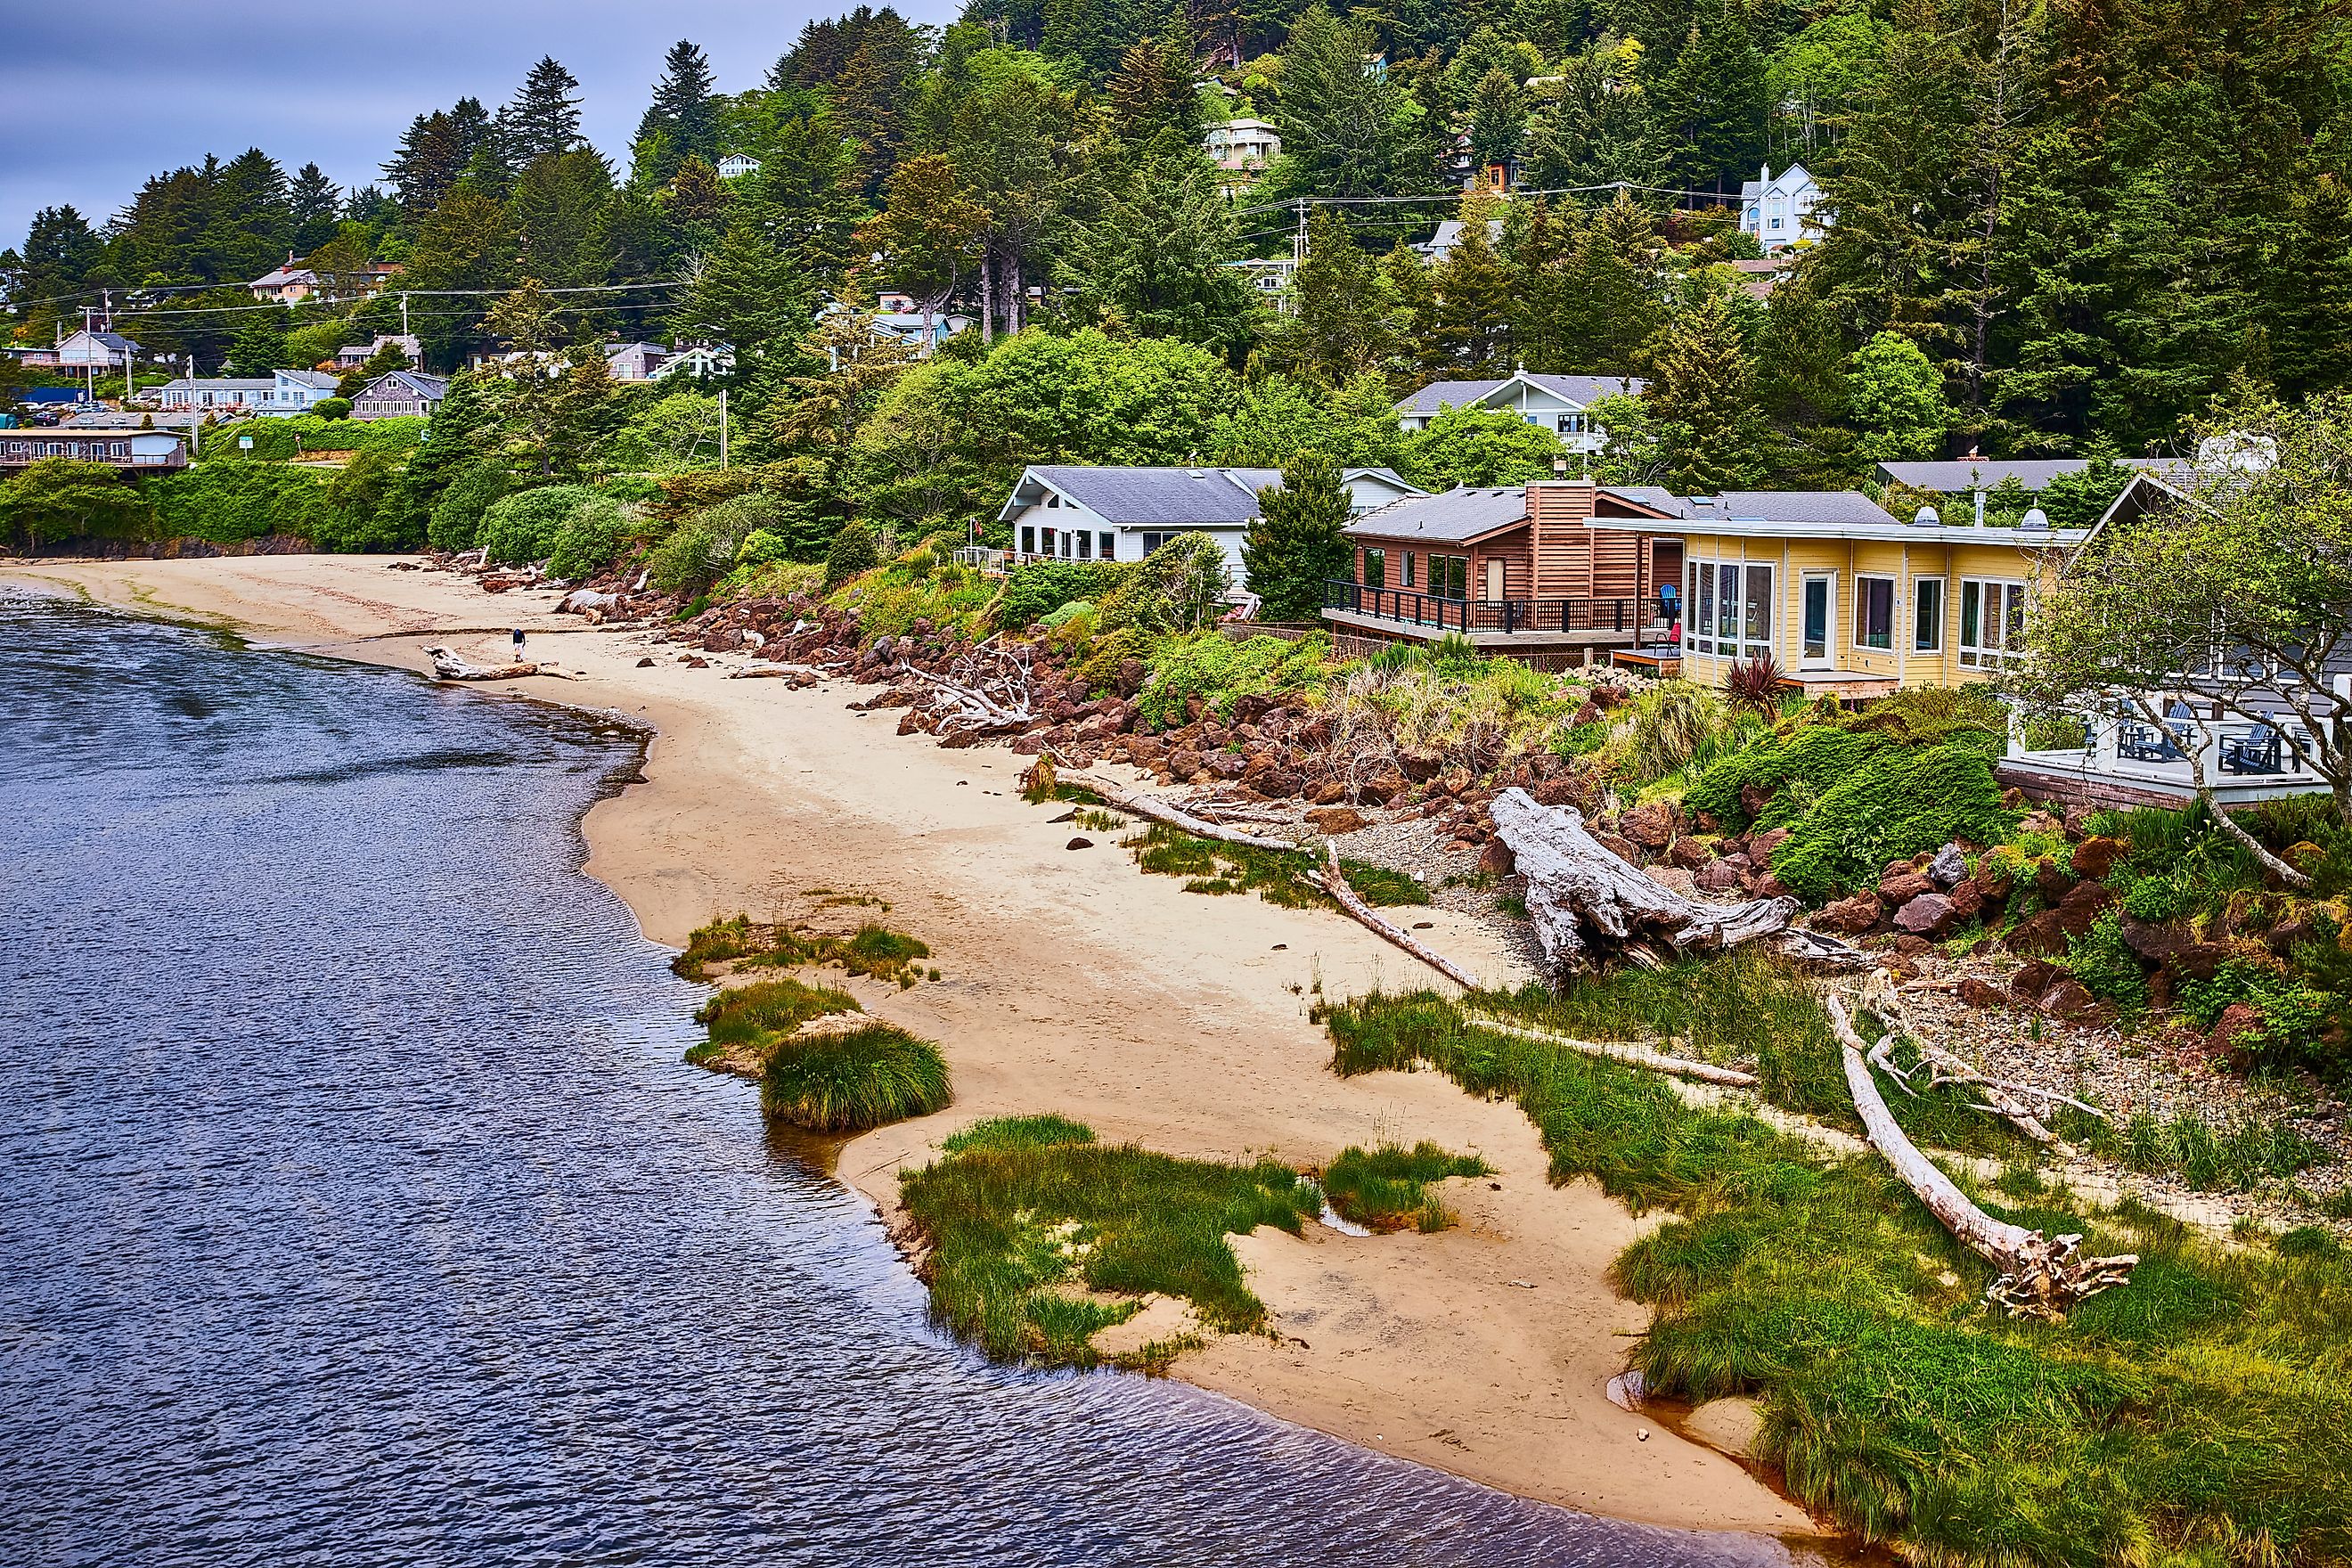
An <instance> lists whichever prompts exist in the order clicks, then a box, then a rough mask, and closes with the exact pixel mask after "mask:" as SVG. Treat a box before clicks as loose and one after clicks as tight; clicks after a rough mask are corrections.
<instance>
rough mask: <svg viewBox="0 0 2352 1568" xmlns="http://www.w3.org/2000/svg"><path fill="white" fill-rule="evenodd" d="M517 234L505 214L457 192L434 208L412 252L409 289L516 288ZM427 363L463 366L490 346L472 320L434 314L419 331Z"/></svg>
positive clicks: (472, 195) (467, 193)
mask: <svg viewBox="0 0 2352 1568" xmlns="http://www.w3.org/2000/svg"><path fill="white" fill-rule="evenodd" d="M515 248H516V247H515V234H514V227H513V225H512V224H510V223H509V221H508V218H507V211H506V208H505V207H503V206H501V205H499V204H498V203H497V202H494V201H492V200H490V199H489V198H488V196H484V195H477V194H476V193H474V192H472V191H465V190H460V191H455V192H452V193H451V194H450V195H449V198H448V199H447V200H446V201H444V202H443V203H441V204H440V205H438V206H436V207H435V208H434V209H433V211H432V212H431V213H430V214H429V215H428V216H426V217H425V223H424V225H423V226H422V227H420V228H419V229H418V230H417V232H416V242H415V245H413V246H411V247H409V252H408V273H407V276H406V277H405V278H404V279H402V281H403V282H404V284H405V285H406V286H407V287H409V288H413V289H503V288H508V287H510V286H512V284H513V282H514V276H515V273H514V258H515ZM416 335H417V337H418V338H419V339H420V340H422V341H423V342H424V344H425V359H426V361H427V362H428V363H433V364H460V363H464V362H465V358H466V355H467V353H468V352H469V351H471V350H472V349H474V348H477V347H479V346H481V345H482V344H483V343H484V342H485V341H486V340H485V339H484V338H483V337H482V335H481V334H480V333H479V332H478V331H476V330H474V328H473V327H472V326H471V324H470V318H469V317H467V316H460V315H445V314H442V313H441V312H438V311H435V312H431V313H429V314H428V315H426V317H425V319H424V320H423V321H419V322H418V323H417V325H416Z"/></svg>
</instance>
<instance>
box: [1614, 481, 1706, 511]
mask: <svg viewBox="0 0 2352 1568" xmlns="http://www.w3.org/2000/svg"><path fill="white" fill-rule="evenodd" d="M1601 488H1602V489H1606V490H1607V491H1608V492H1609V493H1610V494H1611V495H1612V496H1622V498H1624V499H1625V500H1629V501H1632V502H1633V504H1634V505H1636V506H1645V507H1648V508H1649V509H1650V510H1652V511H1662V512H1664V513H1665V514H1666V515H1667V516H1668V517H1688V516H1689V515H1690V510H1691V509H1690V502H1688V501H1686V500H1683V498H1682V497H1680V496H1678V495H1676V494H1675V492H1674V491H1672V490H1670V489H1664V488H1663V487H1661V486H1658V485H1604V486H1602V487H1601Z"/></svg>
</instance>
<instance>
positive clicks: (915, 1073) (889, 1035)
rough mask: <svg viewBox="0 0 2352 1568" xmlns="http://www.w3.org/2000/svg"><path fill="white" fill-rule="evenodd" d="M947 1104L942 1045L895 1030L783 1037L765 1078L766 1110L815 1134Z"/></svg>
mask: <svg viewBox="0 0 2352 1568" xmlns="http://www.w3.org/2000/svg"><path fill="white" fill-rule="evenodd" d="M948 1100H949V1091H948V1068H947V1063H946V1061H945V1060H943V1059H942V1058H940V1050H939V1047H937V1046H935V1045H933V1044H931V1042H930V1041H929V1040H925V1039H920V1038H918V1037H916V1036H913V1035H910V1034H908V1032H907V1031H906V1030H904V1029H901V1028H899V1027H898V1026H897V1025H895V1024H884V1023H878V1022H877V1023H872V1024H866V1025H862V1026H858V1027H856V1028H853V1029H845V1030H838V1031H833V1032H827V1033H821V1034H814V1035H797V1036H786V1037H780V1038H778V1039H777V1041H776V1043H775V1044H774V1046H773V1047H771V1048H770V1050H769V1054H768V1065H767V1070H766V1071H765V1072H764V1073H763V1074H762V1075H761V1079H760V1108H761V1110H764V1111H765V1112H766V1113H767V1114H768V1115H770V1116H772V1117H774V1118H775V1119H777V1120H778V1121H789V1122H791V1123H792V1124H793V1126H795V1127H805V1128H807V1129H809V1130H810V1131H814V1132H862V1131H866V1129H867V1128H870V1127H879V1126H881V1125H883V1124H884V1123H885V1122H890V1121H905V1120H907V1119H908V1117H911V1116H928V1115H929V1114H930V1113H931V1112H933V1111H935V1110H945V1109H946V1108H947V1104H948Z"/></svg>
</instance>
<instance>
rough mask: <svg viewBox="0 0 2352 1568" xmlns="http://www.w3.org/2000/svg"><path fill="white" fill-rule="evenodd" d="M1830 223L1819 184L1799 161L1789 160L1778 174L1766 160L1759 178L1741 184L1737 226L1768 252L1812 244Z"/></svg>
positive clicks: (1768, 253) (1769, 253)
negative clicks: (1752, 236)
mask: <svg viewBox="0 0 2352 1568" xmlns="http://www.w3.org/2000/svg"><path fill="white" fill-rule="evenodd" d="M1829 226H1830V214H1829V210H1828V208H1827V207H1825V206H1824V205H1822V188H1821V186H1820V185H1818V184H1814V182H1813V176H1812V175H1811V174H1808V173H1806V171H1805V166H1804V165H1803V164H1802V163H1791V164H1790V165H1789V166H1788V167H1787V168H1785V169H1783V170H1781V171H1780V173H1779V174H1774V173H1773V172H1772V166H1771V165H1770V164H1769V163H1767V164H1765V165H1764V167H1763V169H1762V171H1761V176H1760V177H1759V178H1757V179H1753V180H1746V181H1743V182H1741V184H1740V186H1739V227H1740V230H1741V232H1742V233H1746V234H1752V235H1754V236H1755V237H1756V243H1758V244H1759V245H1760V246H1762V247H1764V253H1765V254H1766V255H1768V256H1769V255H1771V254H1772V253H1774V252H1775V251H1781V250H1786V249H1788V248H1789V247H1790V246H1792V245H1797V244H1800V243H1802V244H1806V245H1811V244H1813V243H1815V242H1817V241H1819V240H1820V238H1821V237H1822V230H1823V229H1825V228H1827V227H1829Z"/></svg>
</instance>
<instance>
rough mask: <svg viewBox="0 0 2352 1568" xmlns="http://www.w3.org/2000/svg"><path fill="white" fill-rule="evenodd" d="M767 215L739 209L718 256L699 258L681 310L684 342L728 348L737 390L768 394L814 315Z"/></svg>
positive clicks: (800, 274)
mask: <svg viewBox="0 0 2352 1568" xmlns="http://www.w3.org/2000/svg"><path fill="white" fill-rule="evenodd" d="M767 216H768V215H767V214H766V213H765V212H764V211H763V210H761V209H760V208H759V207H757V206H755V205H753V204H751V203H749V202H738V203H737V204H736V206H735V210H734V212H733V214H732V215H731V216H730V220H729V222H728V225H727V233H726V235H725V236H724V237H722V238H721V239H720V241H719V248H718V249H717V250H715V251H713V252H711V253H710V254H709V256H707V257H704V258H702V260H701V263H700V265H699V267H698V268H697V269H696V271H695V273H694V275H693V279H692V282H691V284H690V285H689V287H688V290H687V296H686V299H685V301H684V302H683V303H682V304H681V305H680V306H679V307H678V310H677V314H676V317H675V326H674V330H675V331H677V333H679V334H680V335H681V336H685V337H689V338H697V339H709V340H710V341H712V342H720V343H725V344H727V345H729V346H730V348H731V349H732V350H733V352H734V354H735V370H734V380H735V382H736V384H738V385H745V386H751V387H755V388H765V387H769V386H772V385H773V384H774V383H775V382H776V380H778V379H779V378H781V377H782V375H784V374H788V373H789V372H790V371H791V370H792V369H793V367H794V363H795V362H794V361H793V357H792V353H791V350H792V346H793V343H794V342H796V341H797V340H798V338H799V337H800V335H801V333H802V332H803V331H806V330H807V328H808V325H809V322H810V321H812V320H814V317H815V314H816V293H815V289H814V288H812V287H811V286H810V283H809V281H808V276H807V274H806V273H805V272H804V271H803V270H802V268H800V266H799V265H798V264H797V263H796V262H795V261H794V259H793V257H792V255H791V253H790V252H788V251H787V250H785V249H784V247H782V246H781V245H779V244H778V243H777V242H776V240H775V238H774V237H773V234H772V231H771V228H770V226H769V224H768V222H767Z"/></svg>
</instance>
